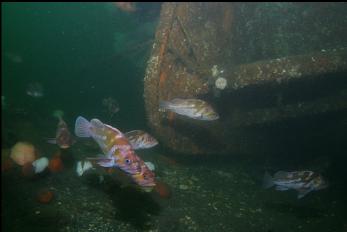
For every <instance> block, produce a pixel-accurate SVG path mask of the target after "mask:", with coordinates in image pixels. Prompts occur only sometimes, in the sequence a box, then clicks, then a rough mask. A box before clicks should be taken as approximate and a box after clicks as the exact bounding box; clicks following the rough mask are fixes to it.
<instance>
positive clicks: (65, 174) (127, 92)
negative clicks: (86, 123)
mask: <svg viewBox="0 0 347 232" xmlns="http://www.w3.org/2000/svg"><path fill="white" fill-rule="evenodd" d="M160 7H161V5H160V4H159V3H151V4H148V3H147V4H145V3H142V4H139V3H138V4H137V9H136V11H135V12H126V11H125V10H121V9H120V8H119V7H118V6H117V5H116V4H115V3H5V4H2V54H1V55H2V61H1V62H2V69H1V72H2V152H1V155H2V165H4V164H5V162H6V161H7V160H8V159H9V157H8V151H9V149H10V148H11V147H12V146H13V145H14V144H15V143H16V142H18V141H27V142H30V143H32V144H34V145H35V147H36V148H37V149H38V151H39V154H40V156H46V157H48V158H49V159H50V158H52V157H53V155H54V154H55V153H56V152H58V151H60V153H61V159H62V161H63V164H64V169H63V171H61V172H58V173H51V172H49V171H48V170H46V171H44V172H43V173H41V174H39V175H36V176H34V177H30V178H29V177H24V176H23V175H22V170H21V167H20V166H18V165H16V164H12V166H11V168H8V169H6V170H3V171H2V175H1V180H2V184H1V186H2V190H1V191H2V199H1V200H2V208H1V210H2V213H1V217H2V229H3V230H4V231H16V232H17V231H35V232H38V231H64V232H65V231H66V232H67V231H236V232H239V231H240V232H242V231H245V232H276V231H281V232H284V231H315V232H318V231H324V232H326V231H336V232H337V231H347V222H346V218H347V217H346V210H345V206H346V204H347V198H346V196H347V189H346V176H347V173H346V171H345V169H346V168H345V163H346V150H347V148H346V145H345V141H346V134H345V133H346V128H347V120H346V118H347V112H346V111H345V110H344V111H339V112H337V114H336V115H334V114H329V115H328V116H326V117H324V116H322V117H319V118H318V119H314V120H316V121H314V122H316V123H311V124H309V125H311V126H303V127H304V128H305V130H311V129H312V131H313V132H314V133H313V132H312V133H310V132H302V131H300V129H299V128H301V126H300V125H307V124H308V122H309V121H311V120H310V119H304V120H302V121H299V122H296V123H294V125H295V126H293V127H292V128H294V129H292V130H288V128H289V127H291V126H292V125H291V124H285V123H283V124H276V125H275V126H270V127H269V134H271V133H274V134H273V135H272V136H273V137H274V138H277V140H276V143H277V144H276V146H278V147H280V149H279V151H278V153H282V154H283V155H280V154H269V155H267V156H265V157H264V156H258V155H257V154H252V155H247V156H244V155H243V154H230V155H227V156H226V155H218V154H216V156H209V157H194V156H193V157H191V156H189V155H188V156H187V155H177V154H173V153H172V152H169V151H168V150H166V149H165V147H164V146H158V147H155V148H152V149H149V150H140V151H139V152H138V155H139V156H140V157H141V158H143V159H144V160H146V161H150V162H152V163H153V164H154V165H155V167H156V170H155V173H156V177H157V179H158V180H159V181H161V182H163V183H165V184H166V185H167V186H169V190H170V193H171V194H170V196H169V197H166V198H164V197H161V196H160V194H159V193H158V191H153V192H151V193H145V192H141V191H138V189H136V188H134V187H132V186H131V185H130V186H129V185H124V184H123V182H122V178H120V177H119V176H117V174H107V173H103V177H104V179H100V173H99V172H98V171H89V172H88V173H86V174H85V175H83V176H82V177H79V176H78V175H77V174H76V171H75V169H76V162H77V161H79V160H82V159H85V158H86V157H88V156H95V154H97V153H100V151H99V148H98V147H97V146H96V143H94V142H93V141H87V140H78V141H77V142H76V144H74V145H73V146H71V148H69V149H67V150H60V149H59V148H58V147H57V146H56V145H52V144H48V143H46V138H48V137H54V136H55V133H56V126H57V119H56V118H55V117H53V116H52V114H53V111H54V110H57V109H59V110H62V111H63V112H64V120H65V121H66V122H67V124H68V126H69V128H70V130H71V131H73V127H74V122H75V119H76V117H77V116H79V115H82V116H84V117H86V118H88V119H90V118H99V119H100V120H102V121H103V122H105V123H108V124H110V125H112V126H114V127H117V128H119V129H120V130H122V131H123V130H124V131H130V130H134V129H142V130H146V131H150V130H149V128H148V126H147V122H146V116H145V106H144V100H143V77H144V73H145V69H146V62H147V60H148V58H149V55H150V51H151V47H152V42H153V40H154V35H155V30H156V26H157V24H158V21H159V14H160ZM252 23H253V24H256V22H255V21H252ZM286 23H288V22H286ZM288 24H289V23H288ZM250 25H251V24H250ZM247 33H248V32H247ZM334 36H340V35H334ZM250 48H252V46H250ZM273 49H275V48H273ZM253 52H254V51H253ZM245 60H247V59H245ZM343 75H345V73H344V74H343ZM32 83H38V84H39V85H40V86H41V87H42V89H41V90H40V89H39V90H38V89H35V88H34V89H30V87H29V86H30V84H32ZM28 88H29V89H28ZM28 90H30V91H31V90H32V91H41V92H42V96H40V97H37V96H32V95H30V94H28ZM109 98H111V99H113V100H115V102H117V106H118V107H119V111H118V112H116V113H112V112H110V110H109V108H107V107H106V106H105V105H104V104H103V100H104V99H109ZM336 119H338V120H339V121H338V123H337V124H336V121H335V122H333V121H334V120H336ZM311 122H312V121H311ZM319 126H321V128H322V129H321V130H319V129H314V128H317V127H319ZM281 128H286V131H287V133H289V134H286V135H277V134H276V133H277V132H279V131H281ZM297 133H299V134H301V133H302V134H304V135H307V134H308V135H310V136H311V137H310V138H306V139H303V140H299V139H300V138H301V139H302V137H300V136H298V134H297ZM297 136H298V137H299V139H297V140H296V138H297ZM278 138H283V140H286V142H283V143H280V144H279V140H280V139H278ZM158 140H159V141H160V138H158ZM315 143H317V144H320V146H315ZM322 144H323V145H322ZM324 144H325V145H324ZM317 147H318V148H317ZM322 147H323V149H321V148H322ZM294 151H297V152H294ZM303 154H305V155H303ZM303 156H304V157H303ZM309 168H312V169H314V170H318V171H320V172H321V173H323V174H324V176H325V177H326V178H327V179H328V180H329V183H330V185H329V188H327V189H324V190H321V191H317V192H312V193H310V194H308V195H307V196H306V197H305V198H303V199H301V200H298V199H297V198H296V193H295V191H294V190H292V191H287V192H280V191H275V190H274V189H270V190H269V189H263V188H262V187H261V182H262V177H263V174H264V170H270V171H273V172H275V171H278V170H296V169H309ZM41 189H48V190H50V191H51V192H53V194H54V197H53V199H52V201H50V202H49V203H48V204H42V203H39V202H38V201H37V194H38V191H39V190H41Z"/></svg>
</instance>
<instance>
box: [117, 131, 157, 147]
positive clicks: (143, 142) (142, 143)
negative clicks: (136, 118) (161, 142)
mask: <svg viewBox="0 0 347 232" xmlns="http://www.w3.org/2000/svg"><path fill="white" fill-rule="evenodd" d="M124 135H125V136H126V137H127V139H128V140H129V142H130V144H131V146H132V148H133V149H134V150H138V149H146V148H151V147H154V146H156V145H157V144H158V141H157V140H156V139H155V138H154V137H153V136H151V135H150V134H148V133H147V132H145V131H142V130H132V131H129V132H127V133H125V134H124Z"/></svg>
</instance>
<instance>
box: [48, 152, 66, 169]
mask: <svg viewBox="0 0 347 232" xmlns="http://www.w3.org/2000/svg"><path fill="white" fill-rule="evenodd" d="M48 169H49V170H50V171H51V172H60V171H62V170H63V169H64V164H63V161H62V160H61V158H60V152H57V153H56V154H55V155H54V156H53V158H52V159H51V160H50V161H49V165H48Z"/></svg>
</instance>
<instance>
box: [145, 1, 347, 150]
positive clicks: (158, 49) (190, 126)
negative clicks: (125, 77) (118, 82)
mask: <svg viewBox="0 0 347 232" xmlns="http://www.w3.org/2000/svg"><path fill="white" fill-rule="evenodd" d="M235 22H237V18H235V5H233V4H232V3H163V4H162V9H161V15H160V21H159V25H158V27H157V30H156V35H155V40H154V43H153V48H152V53H151V56H150V59H149V61H148V64H147V69H146V74H145V78H144V99H145V106H146V114H147V119H148V123H149V126H150V127H151V129H152V131H153V134H154V135H155V136H156V137H157V138H158V139H159V140H160V142H161V144H163V145H164V146H165V147H168V148H170V149H171V150H173V151H175V152H179V153H185V154H216V153H230V152H240V151H244V150H247V149H249V148H250V147H255V149H257V147H256V146H250V144H249V141H255V142H254V143H257V144H260V143H261V142H259V140H257V139H256V138H255V137H256V136H255V135H254V134H252V133H249V130H248V127H250V126H253V125H258V124H264V123H268V122H276V121H280V120H284V119H288V118H296V117H300V116H305V115H314V114H320V113H325V112H329V111H338V110H341V109H346V108H347V104H346V102H347V97H346V90H341V91H339V92H334V94H330V95H325V96H318V97H317V98H316V99H314V100H310V101H307V102H305V101H302V102H301V101H300V102H296V103H288V104H284V105H282V104H278V105H276V104H273V105H268V106H266V107H258V106H256V107H253V108H252V107H249V108H247V106H244V105H242V104H243V100H244V99H241V100H240V102H241V105H235V104H230V106H229V104H228V101H227V100H224V103H223V105H219V107H218V109H219V110H220V111H221V112H220V113H221V119H220V120H217V121H211V122H206V121H196V120H192V119H189V118H188V119H187V118H184V117H182V116H179V115H177V114H174V113H167V112H161V111H159V102H160V100H170V99H173V98H175V97H179V98H203V99H205V100H207V101H209V102H210V103H211V104H212V105H214V104H217V105H218V100H217V99H218V94H220V93H218V91H219V90H218V89H217V90H216V87H215V80H216V79H217V78H218V77H221V75H222V77H223V78H225V79H226V80H227V82H228V84H227V88H228V89H229V90H230V91H228V94H230V96H229V95H228V96H227V97H230V102H233V100H234V99H232V98H233V97H236V98H237V97H238V95H242V94H244V93H243V92H242V91H244V89H247V88H252V87H254V86H256V87H259V89H261V88H263V87H264V86H267V85H268V84H274V85H275V86H277V87H278V89H279V90H278V92H279V93H280V94H279V95H281V91H282V90H283V91H284V92H286V91H287V90H285V88H286V87H283V86H286V84H287V83H288V82H290V81H291V80H298V81H303V80H312V79H313V80H315V78H316V77H319V78H316V79H318V80H319V79H321V76H322V75H325V74H331V73H341V72H346V71H347V52H346V49H331V50H327V51H325V50H321V51H318V52H314V53H308V54H303V55H296V56H287V57H283V58H278V59H270V60H261V61H257V62H253V63H248V64H238V65H233V62H234V61H235V59H237V57H233V56H232V54H231V53H232V51H233V36H234V35H233V32H234V30H233V29H234V28H233V27H234V24H235ZM236 63H237V62H236ZM214 67H215V69H216V70H217V71H216V72H215V73H216V75H214V74H213V73H214V72H213V68H214ZM224 71H225V72H224ZM342 78H345V77H342ZM281 88H282V90H281ZM276 91H277V90H276ZM276 91H273V92H276ZM255 92H256V91H255ZM234 93H236V94H234ZM239 93H240V94H239ZM265 93H266V94H267V92H265ZM232 94H234V95H232ZM252 94H253V92H252ZM227 97H225V98H227ZM256 98H257V96H255V100H257V99H256ZM280 98H281V97H279V99H280ZM228 100H229V99H228ZM252 100H253V99H251V102H252ZM280 101H281V100H279V102H280ZM251 105H252V104H251ZM258 137H262V136H258ZM264 146H265V145H264Z"/></svg>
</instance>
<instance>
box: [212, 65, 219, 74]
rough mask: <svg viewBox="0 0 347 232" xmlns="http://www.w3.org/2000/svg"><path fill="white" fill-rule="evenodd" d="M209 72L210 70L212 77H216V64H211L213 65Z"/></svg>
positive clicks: (217, 72)
mask: <svg viewBox="0 0 347 232" xmlns="http://www.w3.org/2000/svg"><path fill="white" fill-rule="evenodd" d="M211 72H212V76H213V77H217V75H218V74H219V71H218V66H217V65H213V67H212V68H211Z"/></svg>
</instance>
